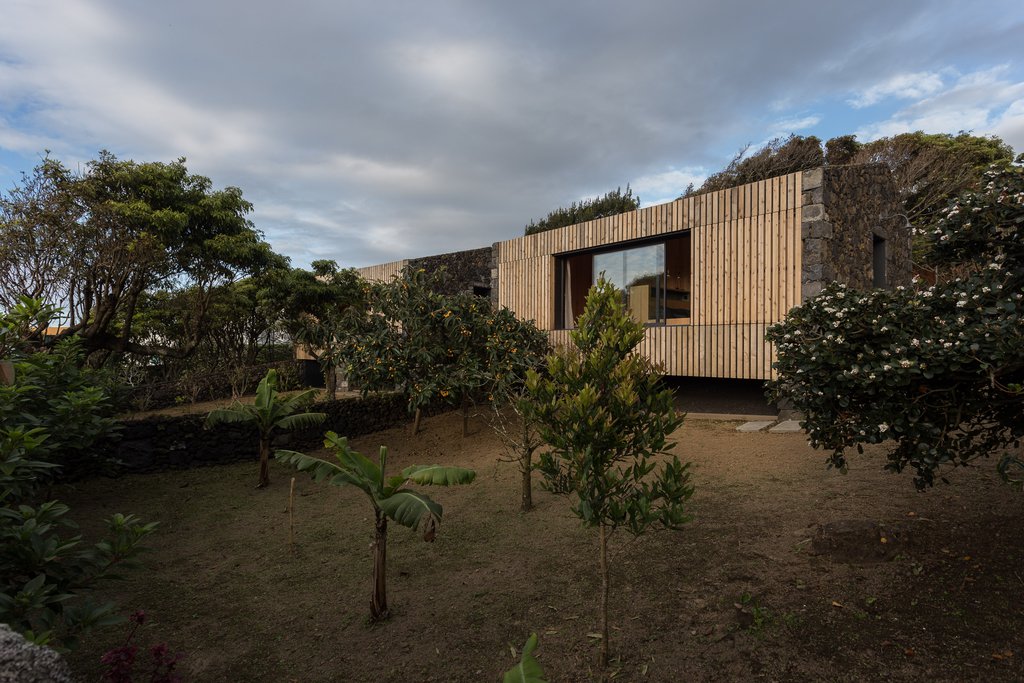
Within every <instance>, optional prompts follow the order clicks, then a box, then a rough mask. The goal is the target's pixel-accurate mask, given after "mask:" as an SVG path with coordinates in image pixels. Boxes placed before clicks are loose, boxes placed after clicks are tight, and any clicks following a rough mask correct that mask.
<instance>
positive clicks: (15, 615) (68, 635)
mask: <svg viewBox="0 0 1024 683" xmlns="http://www.w3.org/2000/svg"><path fill="white" fill-rule="evenodd" d="M23 303H24V308H25V310H24V311H22V313H24V312H26V311H33V312H34V313H33V320H34V321H35V322H36V323H38V324H40V325H42V326H43V327H45V326H46V324H48V322H49V320H48V318H47V316H46V315H45V314H42V315H41V317H34V316H35V315H37V314H41V307H40V306H39V305H38V304H39V302H23ZM18 317H19V314H17V313H16V314H15V315H14V316H10V315H6V314H5V315H3V316H0V328H3V329H17V328H18V327H19V325H20V322H19V321H18V320H17V318H18ZM12 318H15V319H14V320H12ZM21 322H23V321H21ZM16 355H17V361H16V366H17V370H18V371H17V373H16V374H15V377H14V381H13V383H12V384H9V385H2V386H0V622H5V623H9V624H11V626H12V627H13V628H14V629H16V630H18V631H20V632H21V633H23V634H24V635H25V636H26V638H28V639H29V640H31V641H33V642H36V643H40V644H49V645H51V646H54V647H57V648H58V649H69V648H72V647H74V646H75V644H76V642H77V639H78V637H79V636H80V635H81V634H82V633H83V632H85V631H87V630H88V629H90V628H92V627H94V626H101V625H105V624H109V623H113V622H115V621H117V620H118V619H117V618H116V617H114V616H113V606H112V605H109V604H99V603H96V602H94V601H92V600H90V599H89V597H88V595H87V593H88V591H89V589H91V588H93V587H94V586H96V585H97V584H99V583H101V582H103V581H104V580H107V579H112V578H115V577H116V575H117V572H119V571H120V570H122V569H125V568H128V567H131V566H133V564H134V562H135V560H134V558H135V556H136V555H137V553H138V552H139V550H140V549H141V543H142V541H143V540H144V538H145V537H146V536H148V535H149V534H150V533H152V532H153V531H154V529H155V527H156V525H155V524H146V523H143V522H141V521H140V520H138V519H137V518H135V517H134V516H131V515H121V514H115V515H113V516H112V517H111V518H110V519H109V520H108V522H107V526H108V530H109V531H108V534H107V536H106V537H105V538H104V539H102V540H100V541H98V542H96V543H93V544H87V543H86V542H85V539H84V538H83V537H82V536H81V535H79V534H74V535H68V534H67V530H68V529H69V528H73V527H75V525H74V524H73V523H72V522H71V519H70V514H69V513H70V511H69V509H68V507H67V506H66V505H64V504H62V503H60V502H59V501H56V500H50V501H46V502H42V503H40V502H39V501H40V500H45V499H44V498H43V494H44V493H45V490H46V487H47V486H48V485H49V484H50V483H52V482H53V481H54V479H55V477H56V476H57V475H58V474H62V473H64V472H66V471H67V470H68V467H67V466H66V465H67V464H71V463H78V464H81V453H83V452H85V451H87V450H89V449H90V447H92V446H94V445H95V444H96V443H97V441H98V440H99V439H101V438H102V437H105V436H107V435H109V434H110V433H111V432H112V431H113V429H114V423H113V420H111V419H110V417H109V412H110V410H111V408H110V403H109V396H108V394H107V389H106V387H105V386H103V384H101V383H97V380H98V379H101V378H102V377H101V375H99V374H97V373H95V372H90V371H87V370H81V369H80V368H79V362H78V361H79V360H80V356H81V350H80V349H79V345H78V344H76V343H75V342H74V341H73V340H70V339H69V340H65V341H64V342H62V343H61V344H60V345H58V346H57V347H56V349H55V350H54V351H53V352H52V353H42V352H34V353H33V352H31V351H29V350H26V349H24V348H22V349H19V350H17V351H16ZM76 452H77V453H78V455H76Z"/></svg>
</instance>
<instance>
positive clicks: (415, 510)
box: [274, 432, 476, 621]
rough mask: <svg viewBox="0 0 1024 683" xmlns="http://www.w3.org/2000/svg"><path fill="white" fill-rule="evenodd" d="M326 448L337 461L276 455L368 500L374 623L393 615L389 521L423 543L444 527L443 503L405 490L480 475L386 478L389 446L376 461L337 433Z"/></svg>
mask: <svg viewBox="0 0 1024 683" xmlns="http://www.w3.org/2000/svg"><path fill="white" fill-rule="evenodd" d="M324 446H325V447H326V448H330V449H333V450H334V455H335V458H336V459H337V462H331V461H328V460H321V459H320V458H314V457H312V456H309V455H306V454H305V453H298V452H296V451H286V450H280V451H276V452H275V453H274V457H275V458H277V459H278V460H280V461H282V462H285V463H287V464H290V465H293V466H295V467H296V468H298V469H299V471H301V472H309V473H310V474H311V475H312V477H313V480H314V481H317V482H323V481H326V482H327V483H329V484H334V485H335V486H344V485H345V484H350V485H352V486H355V487H356V488H358V489H360V490H361V491H362V492H363V493H365V494H366V496H367V497H368V498H369V499H370V504H371V505H372V506H373V513H374V518H375V534H374V539H373V595H372V596H371V598H370V620H371V621H380V620H383V619H387V618H388V616H389V615H390V611H389V610H388V595H387V581H386V579H387V549H388V520H389V519H390V520H393V521H395V522H397V523H398V524H401V525H402V526H405V527H409V528H410V529H412V530H413V531H416V530H420V529H422V532H423V540H424V541H427V542H428V543H429V542H431V541H433V540H434V536H435V535H436V534H437V528H438V526H439V525H440V524H441V512H442V509H441V506H440V504H438V503H435V502H434V501H433V500H431V499H430V498H429V497H427V496H426V495H424V494H422V493H419V492H418V491H413V490H411V489H407V488H405V486H406V485H408V484H416V485H419V486H452V485H455V484H468V483H470V482H471V481H473V479H474V478H475V477H476V472H474V471H473V470H470V469H466V468H463V467H445V466H441V465H412V466H411V467H406V468H405V469H404V470H402V472H401V474H398V475H396V476H392V477H388V476H387V475H386V472H387V458H388V449H387V447H386V446H381V447H380V455H379V456H378V462H377V463H374V462H373V461H372V460H370V459H369V458H367V457H366V456H364V455H362V454H361V453H358V452H357V451H354V450H352V448H350V447H349V445H348V439H347V438H345V437H342V436H338V435H337V434H335V433H334V432H327V435H326V438H325V439H324Z"/></svg>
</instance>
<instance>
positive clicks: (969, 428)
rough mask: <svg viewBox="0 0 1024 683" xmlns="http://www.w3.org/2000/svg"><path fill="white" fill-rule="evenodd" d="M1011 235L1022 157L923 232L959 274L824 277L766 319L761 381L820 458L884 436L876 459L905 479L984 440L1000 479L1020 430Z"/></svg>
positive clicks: (926, 474)
mask: <svg viewBox="0 0 1024 683" xmlns="http://www.w3.org/2000/svg"><path fill="white" fill-rule="evenodd" d="M1019 161H1021V162H1024V157H1021V158H1020V159H1019ZM1022 236H1024V168H1021V167H1020V166H1019V165H1018V166H993V167H992V168H991V169H990V170H988V171H987V172H985V173H984V175H983V185H982V186H981V187H980V188H979V189H977V190H972V191H969V192H965V193H964V194H962V195H961V196H960V197H959V198H957V199H955V200H953V201H951V202H950V203H949V204H948V205H947V207H946V208H945V209H944V210H943V211H942V212H941V216H940V218H939V219H938V220H937V221H936V222H935V223H934V224H933V225H932V227H931V228H930V229H929V230H927V231H925V234H924V235H923V238H924V239H925V240H926V242H927V246H928V248H929V253H930V256H931V259H932V262H933V263H936V264H938V265H959V266H961V267H962V268H961V272H963V273H964V275H963V276H962V277H959V278H956V279H953V280H951V281H948V282H940V283H939V284H936V285H934V286H931V287H927V288H923V289H904V288H897V289H896V290H895V291H885V290H874V291H871V292H857V291H853V290H850V289H848V288H846V287H843V286H841V285H833V286H831V287H828V288H826V289H825V290H824V291H823V292H822V293H821V294H820V295H818V296H817V297H815V298H814V299H812V300H810V301H808V302H806V303H804V304H803V305H802V306H800V307H798V308H795V309H793V310H792V311H790V313H789V314H788V315H787V317H786V319H785V320H784V321H783V322H782V323H779V324H778V325H775V326H774V327H772V328H771V329H770V330H769V332H768V335H767V338H768V340H769V341H771V342H773V343H774V344H775V345H776V350H777V352H778V361H777V363H776V364H775V368H776V371H777V373H778V378H777V379H776V380H775V381H773V382H772V383H771V384H770V391H771V392H772V394H773V395H774V396H775V398H776V399H777V400H781V399H787V400H789V401H791V402H792V404H793V407H794V408H796V409H797V410H798V411H800V412H801V413H802V414H803V415H804V420H803V423H802V424H803V425H804V427H805V429H807V431H808V434H809V436H810V439H811V444H812V445H813V446H815V447H816V448H823V449H827V450H831V451H832V453H831V456H830V458H829V462H830V464H831V465H832V466H835V467H838V468H840V469H841V470H843V471H845V469H846V466H847V461H846V456H845V453H846V451H847V449H849V448H852V447H854V446H856V447H857V449H858V450H862V449H863V444H870V443H882V442H890V441H891V442H894V445H893V447H892V449H891V450H890V452H889V454H888V459H889V462H888V464H887V466H886V467H887V468H888V469H890V470H893V471H896V472H900V471H902V470H903V469H904V468H905V467H907V466H910V467H912V468H913V469H914V470H915V472H916V477H915V480H914V481H915V484H916V485H917V486H918V487H919V488H924V487H926V486H931V485H932V484H933V483H934V478H935V475H936V473H938V472H940V470H941V469H942V468H943V467H947V466H965V465H969V464H970V463H971V462H972V461H974V460H975V459H977V458H982V457H988V456H989V455H991V454H993V453H1004V455H1003V456H1002V457H1001V458H1000V460H999V464H998V468H999V471H1000V472H1001V473H1002V475H1003V476H1004V477H1005V478H1006V479H1008V480H1011V479H1012V478H1013V477H1012V475H1011V473H1012V472H1013V471H1015V470H1019V469H1022V468H1024V459H1022V458H1021V457H1020V455H1019V454H1018V455H1014V454H1012V453H1011V452H1008V451H1006V450H1005V449H1007V448H1008V447H1009V446H1012V445H1017V446H1019V442H1020V438H1021V437H1022V436H1024V417H1022V415H1024V411H1022V407H1024V317H1022V312H1024V301H1022V299H1024V293H1022V292H1024V239H1022ZM1016 481H1017V483H1018V484H1020V483H1021V481H1020V480H1016Z"/></svg>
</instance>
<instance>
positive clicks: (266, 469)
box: [256, 434, 270, 489]
mask: <svg viewBox="0 0 1024 683" xmlns="http://www.w3.org/2000/svg"><path fill="white" fill-rule="evenodd" d="M267 486H270V435H269V434H268V435H267V436H261V437H260V481H259V483H258V484H256V488H258V489H263V488H266V487H267Z"/></svg>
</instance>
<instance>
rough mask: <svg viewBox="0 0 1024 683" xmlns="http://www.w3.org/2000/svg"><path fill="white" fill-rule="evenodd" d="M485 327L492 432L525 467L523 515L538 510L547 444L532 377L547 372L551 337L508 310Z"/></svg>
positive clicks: (498, 313)
mask: <svg viewBox="0 0 1024 683" xmlns="http://www.w3.org/2000/svg"><path fill="white" fill-rule="evenodd" d="M485 323H486V325H487V332H486V334H487V341H486V344H485V345H484V352H485V354H486V359H487V362H486V371H485V372H486V374H485V377H484V379H483V386H484V389H485V390H486V391H487V400H488V402H489V403H490V405H491V408H492V410H493V413H492V415H491V427H492V429H494V431H495V433H496V434H497V435H498V438H500V439H501V442H502V445H503V446H504V449H505V457H504V459H505V460H507V461H509V462H514V463H515V464H516V466H517V467H518V468H519V473H520V476H521V479H520V481H521V486H520V510H522V511H523V512H528V511H530V510H531V509H532V508H533V466H534V463H533V456H534V453H536V452H537V450H538V449H539V448H540V447H541V446H543V445H544V440H543V439H542V438H541V436H540V433H539V431H538V429H537V421H536V416H535V415H534V414H533V412H532V411H531V410H530V396H529V392H528V391H527V389H526V376H527V373H528V372H529V371H530V370H535V371H537V372H543V369H544V360H545V355H546V354H547V352H548V350H549V342H548V337H547V335H546V334H544V333H543V332H541V331H540V330H538V329H537V326H536V325H534V324H533V321H530V320H525V321H524V320H519V319H518V318H516V316H515V314H514V313H512V312H511V311H510V310H508V309H507V308H502V309H499V310H498V311H495V312H494V313H492V314H490V315H489V316H488V317H487V320H486V321H485Z"/></svg>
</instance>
